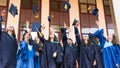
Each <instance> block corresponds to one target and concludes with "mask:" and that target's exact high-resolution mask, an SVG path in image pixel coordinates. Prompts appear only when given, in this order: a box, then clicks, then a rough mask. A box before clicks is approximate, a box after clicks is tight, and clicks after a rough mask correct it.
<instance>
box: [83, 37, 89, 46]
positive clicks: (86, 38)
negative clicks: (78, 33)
mask: <svg viewBox="0 0 120 68" xmlns="http://www.w3.org/2000/svg"><path fill="white" fill-rule="evenodd" d="M88 39H89V38H88V36H87V35H85V36H83V40H84V43H85V44H88Z"/></svg>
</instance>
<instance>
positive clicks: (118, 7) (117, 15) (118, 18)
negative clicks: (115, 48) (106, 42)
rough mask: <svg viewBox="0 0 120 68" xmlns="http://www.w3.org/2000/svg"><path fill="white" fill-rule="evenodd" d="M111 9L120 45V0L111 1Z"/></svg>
mask: <svg viewBox="0 0 120 68" xmlns="http://www.w3.org/2000/svg"><path fill="white" fill-rule="evenodd" d="M110 9H111V15H112V20H113V22H114V31H115V35H116V38H117V39H118V42H119V43H120V0H110Z"/></svg>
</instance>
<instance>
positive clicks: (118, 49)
mask: <svg viewBox="0 0 120 68" xmlns="http://www.w3.org/2000/svg"><path fill="white" fill-rule="evenodd" d="M116 52H117V59H116V64H119V65H120V45H117V46H116Z"/></svg>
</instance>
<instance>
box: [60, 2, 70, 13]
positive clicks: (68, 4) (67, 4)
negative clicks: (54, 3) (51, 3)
mask: <svg viewBox="0 0 120 68" xmlns="http://www.w3.org/2000/svg"><path fill="white" fill-rule="evenodd" d="M62 8H63V9H64V10H66V11H69V9H70V8H71V5H70V3H69V2H67V1H64V2H63V3H62Z"/></svg>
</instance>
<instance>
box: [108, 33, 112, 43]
mask: <svg viewBox="0 0 120 68" xmlns="http://www.w3.org/2000/svg"><path fill="white" fill-rule="evenodd" d="M112 40H113V34H110V35H108V42H112Z"/></svg>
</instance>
